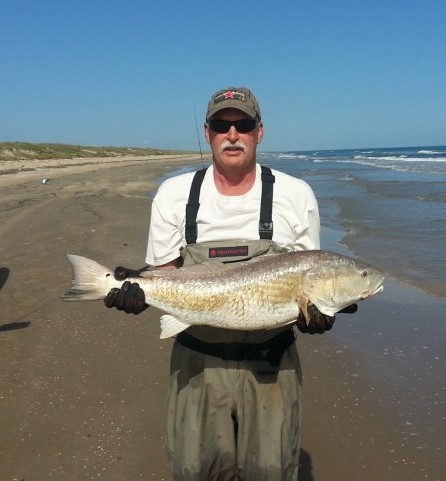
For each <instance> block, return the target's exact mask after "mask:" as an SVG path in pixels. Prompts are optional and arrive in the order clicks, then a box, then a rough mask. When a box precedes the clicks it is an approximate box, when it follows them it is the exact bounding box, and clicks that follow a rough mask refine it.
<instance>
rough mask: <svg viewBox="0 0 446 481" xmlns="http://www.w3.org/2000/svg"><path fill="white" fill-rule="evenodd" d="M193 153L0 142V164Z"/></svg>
mask: <svg viewBox="0 0 446 481" xmlns="http://www.w3.org/2000/svg"><path fill="white" fill-rule="evenodd" d="M186 153H193V152H185V151H176V150H161V149H153V148H150V147H148V148H137V147H96V146H84V145H70V144H52V143H30V142H0V162H4V161H15V160H17V161H19V160H50V159H73V158H85V157H93V158H94V157H118V156H148V155H166V154H167V155H168V154H186Z"/></svg>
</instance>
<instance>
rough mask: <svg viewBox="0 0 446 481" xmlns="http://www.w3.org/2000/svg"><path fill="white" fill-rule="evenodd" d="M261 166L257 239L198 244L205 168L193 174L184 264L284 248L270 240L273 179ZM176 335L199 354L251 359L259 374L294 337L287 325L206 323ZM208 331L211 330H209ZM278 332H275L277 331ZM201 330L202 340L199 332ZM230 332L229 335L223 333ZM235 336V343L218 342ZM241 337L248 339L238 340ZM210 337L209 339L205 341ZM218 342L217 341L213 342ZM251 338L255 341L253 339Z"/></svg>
mask: <svg viewBox="0 0 446 481" xmlns="http://www.w3.org/2000/svg"><path fill="white" fill-rule="evenodd" d="M261 169H262V177H261V179H262V196H261V204H260V219H259V239H258V240H251V241H246V240H233V241H224V242H219V241H213V242H198V243H197V235H198V231H197V214H198V209H199V207H200V203H199V199H200V189H201V184H202V182H203V179H204V176H205V174H206V169H202V170H199V171H197V172H196V173H195V176H194V178H193V181H192V184H191V189H190V192H189V199H188V203H187V205H186V225H185V237H186V243H187V245H186V246H185V247H183V249H182V251H181V257H182V259H183V265H185V266H187V265H192V264H198V263H201V262H205V261H207V260H210V259H218V260H219V261H220V262H225V263H226V262H240V261H246V260H249V259H252V258H253V257H257V256H260V255H265V254H273V253H279V252H283V251H285V249H281V248H280V247H279V246H278V245H277V244H276V243H275V242H274V241H273V240H272V238H273V220H272V208H273V186H274V182H275V178H274V175H273V174H272V172H271V169H269V168H268V167H264V166H261ZM187 331H188V332H186V331H183V332H181V333H180V334H178V335H177V336H176V340H177V342H179V343H180V344H181V345H183V346H185V347H187V348H189V349H193V350H195V351H198V352H200V353H202V354H207V355H210V356H215V357H219V358H221V359H223V360H227V361H244V360H250V361H252V364H253V369H254V370H255V371H256V372H257V373H259V374H262V373H264V374H269V373H272V372H276V371H277V369H278V367H279V364H280V361H281V359H282V356H283V353H284V351H285V349H286V348H287V347H288V346H290V345H291V344H292V343H293V342H294V340H295V336H294V332H293V330H292V329H290V328H289V327H286V328H285V329H283V330H281V331H280V332H279V333H278V334H276V335H271V332H273V331H268V332H266V331H262V332H261V333H256V332H253V333H248V332H245V331H242V332H240V331H238V332H234V331H231V330H229V331H230V332H225V333H223V332H221V331H227V330H222V329H218V328H209V327H207V326H194V327H191V328H189V329H188V330H187ZM209 331H210V332H209ZM276 332H277V331H276ZM203 333H204V338H205V339H203V338H202V337H203V336H202V335H201V334H203ZM226 334H229V336H225V335H226ZM228 337H229V338H234V341H235V342H232V340H231V341H230V342H219V341H221V340H223V341H225V340H227V339H228ZM241 337H243V340H244V339H246V341H247V342H238V340H241V339H240V338H241ZM208 339H209V340H208ZM216 341H217V342H216ZM252 341H254V342H252Z"/></svg>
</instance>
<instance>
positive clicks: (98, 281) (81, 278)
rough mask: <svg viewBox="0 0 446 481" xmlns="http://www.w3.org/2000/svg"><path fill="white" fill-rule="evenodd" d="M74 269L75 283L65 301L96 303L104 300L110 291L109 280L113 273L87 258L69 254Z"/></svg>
mask: <svg viewBox="0 0 446 481" xmlns="http://www.w3.org/2000/svg"><path fill="white" fill-rule="evenodd" d="M67 258H68V260H69V261H70V263H71V268H72V269H73V277H74V278H73V283H72V285H71V289H69V290H68V291H67V292H66V293H65V294H64V295H63V296H62V299H63V300H64V301H94V300H97V299H104V297H105V296H106V295H107V293H108V291H109V287H108V282H107V279H108V278H109V276H113V273H112V272H111V271H110V270H109V269H108V268H107V267H104V266H101V264H98V263H97V262H95V261H93V260H91V259H88V258H87V257H82V256H76V255H74V254H67Z"/></svg>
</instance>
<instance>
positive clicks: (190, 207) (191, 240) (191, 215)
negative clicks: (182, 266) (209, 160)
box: [185, 168, 207, 244]
mask: <svg viewBox="0 0 446 481" xmlns="http://www.w3.org/2000/svg"><path fill="white" fill-rule="evenodd" d="M206 170H207V168H206V169H201V170H198V171H197V172H195V175H194V178H193V180H192V185H191V187H190V192H189V200H188V202H187V204H186V227H185V237H186V243H187V244H195V243H196V242H197V213H198V208H199V207H200V202H199V200H200V189H201V184H202V183H203V179H204V176H205V174H206Z"/></svg>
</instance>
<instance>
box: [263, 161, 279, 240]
mask: <svg viewBox="0 0 446 481" xmlns="http://www.w3.org/2000/svg"><path fill="white" fill-rule="evenodd" d="M261 168H262V200H261V204H260V221H259V235H260V238H261V239H269V240H271V239H272V238H273V186H274V182H275V178H274V175H273V174H272V173H271V169H270V168H269V167H265V166H263V165H262V166H261Z"/></svg>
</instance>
